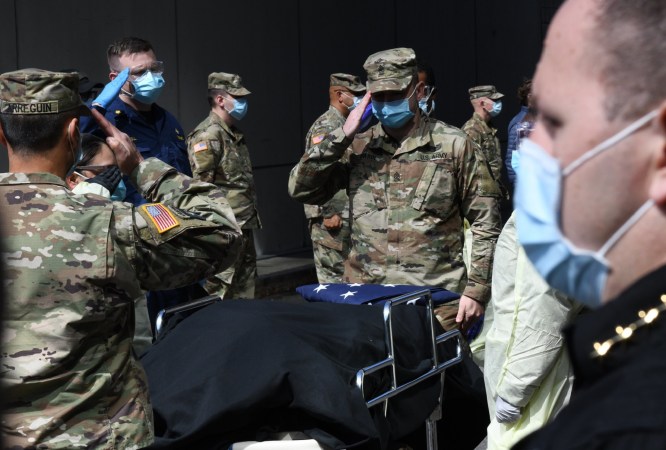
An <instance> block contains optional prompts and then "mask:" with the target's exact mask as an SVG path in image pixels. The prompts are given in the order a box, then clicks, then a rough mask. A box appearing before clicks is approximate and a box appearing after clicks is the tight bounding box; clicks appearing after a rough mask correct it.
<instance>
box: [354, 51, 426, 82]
mask: <svg viewBox="0 0 666 450" xmlns="http://www.w3.org/2000/svg"><path fill="white" fill-rule="evenodd" d="M363 68H364V69H365V71H366V73H367V74H368V89H370V90H371V91H372V92H380V91H402V90H404V89H406V88H407V86H409V83H411V81H412V78H413V77H414V76H415V75H416V54H415V53H414V50H412V49H411V48H394V49H391V50H384V51H381V52H377V53H374V54H372V55H370V56H368V59H366V60H365V63H364V64H363Z"/></svg>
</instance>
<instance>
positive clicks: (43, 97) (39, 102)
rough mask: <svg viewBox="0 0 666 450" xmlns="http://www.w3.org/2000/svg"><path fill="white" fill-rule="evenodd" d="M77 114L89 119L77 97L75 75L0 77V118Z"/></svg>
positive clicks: (34, 71)
mask: <svg viewBox="0 0 666 450" xmlns="http://www.w3.org/2000/svg"><path fill="white" fill-rule="evenodd" d="M72 110H78V112H79V114H82V115H90V109H88V107H87V106H86V105H85V104H84V103H83V102H82V101H81V96H79V75H78V74H77V73H75V72H74V73H64V72H50V71H48V70H41V69H23V70H17V71H14V72H7V73H3V74H2V75H0V113H1V114H57V113H62V112H66V111H72Z"/></svg>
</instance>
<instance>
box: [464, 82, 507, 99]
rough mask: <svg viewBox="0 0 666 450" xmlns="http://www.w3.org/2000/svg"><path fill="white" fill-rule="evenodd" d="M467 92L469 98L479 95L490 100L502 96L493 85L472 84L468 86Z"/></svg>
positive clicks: (478, 96)
mask: <svg viewBox="0 0 666 450" xmlns="http://www.w3.org/2000/svg"><path fill="white" fill-rule="evenodd" d="M468 92H469V98H470V100H473V99H475V98H481V97H488V98H489V99H491V100H498V99H500V98H502V97H504V94H502V93H501V92H497V89H495V86H491V85H484V86H474V87H473V88H469V91H468Z"/></svg>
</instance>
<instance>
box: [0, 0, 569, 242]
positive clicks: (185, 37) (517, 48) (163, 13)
mask: <svg viewBox="0 0 666 450" xmlns="http://www.w3.org/2000/svg"><path fill="white" fill-rule="evenodd" d="M560 2H561V0H536V1H535V0H511V1H502V2H500V1H497V0H460V1H451V0H448V1H442V0H439V1H437V0H421V1H414V2H404V1H398V0H390V1H382V0H365V1H364V0H360V1H359V0H356V1H353V0H340V1H338V2H336V4H335V7H331V6H330V3H327V2H317V1H307V0H303V1H300V0H283V1H276V2H265V1H259V0H246V1H243V2H224V3H223V7H221V6H220V5H222V3H221V2H215V1H211V0H187V1H185V0H143V1H141V2H136V1H130V0H114V1H113V2H91V1H83V0H59V1H57V2H54V1H52V0H21V1H19V0H0V11H2V14H3V17H4V19H5V20H3V26H2V27H0V72H6V71H10V70H15V69H17V68H25V67H39V68H43V69H50V70H58V69H65V68H78V69H80V70H82V71H84V72H86V73H88V74H89V75H90V76H91V78H93V79H96V80H100V81H104V82H105V81H106V80H107V77H108V67H107V65H106V58H105V51H106V47H107V46H108V44H109V43H110V42H112V41H113V40H115V39H117V38H119V37H122V36H127V35H135V36H139V37H142V38H145V39H147V40H149V41H150V42H151V43H152V44H153V46H154V47H155V49H156V53H157V57H158V59H161V60H164V61H165V64H166V71H165V79H166V81H167V88H166V90H165V92H164V94H163V96H162V97H161V98H160V104H161V105H162V106H164V107H166V108H167V109H168V110H170V111H171V112H172V113H174V114H175V115H176V117H178V118H179V120H180V121H181V124H182V125H183V128H184V129H185V130H186V132H187V131H189V130H191V129H193V128H194V127H195V126H196V124H197V123H198V122H200V121H201V120H202V119H203V118H204V117H205V116H206V114H207V112H208V107H207V103H206V99H205V95H206V78H207V75H208V74H209V73H210V72H214V71H224V72H233V73H239V74H240V75H241V76H242V77H243V80H244V84H245V85H246V86H247V87H248V88H249V89H250V90H251V91H252V96H251V97H250V106H249V114H248V115H247V117H246V118H245V119H244V120H243V122H242V124H241V127H242V128H243V131H244V132H245V134H246V139H247V142H248V145H249V148H250V153H251V156H252V161H253V165H254V175H255V179H256V183H257V192H258V197H259V211H260V214H261V217H262V221H263V225H264V229H263V230H261V231H260V232H259V233H257V238H256V240H257V245H258V249H257V250H258V253H259V254H260V255H269V254H281V253H288V252H291V251H297V250H299V249H302V248H304V247H309V246H310V240H309V237H308V234H307V231H306V228H305V221H304V218H303V208H302V206H301V205H300V204H297V203H296V202H294V201H292V200H291V199H290V198H289V196H288V195H287V189H286V186H287V177H288V174H289V170H290V169H291V168H292V167H293V165H294V164H295V163H296V162H297V161H298V158H299V157H300V155H301V153H302V150H303V139H304V136H305V133H306V132H307V129H308V128H309V126H310V124H311V123H312V122H313V121H314V120H315V119H316V118H317V116H319V115H320V114H321V113H322V112H323V111H324V110H325V109H326V107H327V102H328V98H327V87H328V75H329V74H330V73H332V72H350V73H355V74H358V75H361V76H362V77H363V78H364V72H363V68H362V66H363V62H364V61H365V58H366V57H367V56H368V55H369V54H371V53H374V52H376V51H379V50H384V49H387V48H392V47H397V46H407V47H412V48H414V49H415V51H416V54H417V55H418V56H419V57H420V58H424V59H426V60H427V61H429V62H430V64H431V65H432V66H433V68H434V70H435V74H436V77H437V85H438V88H439V94H438V97H437V111H436V113H435V115H436V117H437V118H439V119H441V120H444V121H445V122H447V123H450V124H452V125H456V126H461V125H462V124H463V123H464V122H465V120H467V119H468V118H469V116H470V115H471V107H470V105H469V101H468V97H467V88H469V87H470V86H473V85H476V84H495V85H496V86H497V87H498V89H499V90H500V91H502V92H504V93H505V94H507V96H506V98H505V100H504V112H503V113H502V114H501V115H500V116H499V117H498V119H497V120H496V125H497V127H498V128H499V129H500V133H501V134H500V137H501V138H502V139H505V130H506V125H507V124H508V122H509V120H510V119H511V117H512V116H513V114H514V113H515V112H516V111H517V109H518V101H517V100H516V98H515V91H516V88H517V86H518V85H519V84H520V82H521V81H522V79H523V78H525V77H529V76H531V74H532V72H533V71H534V68H535V63H536V61H537V60H538V57H539V54H540V51H541V45H542V40H543V36H544V33H545V29H546V27H547V24H548V22H549V20H550V18H551V17H552V14H553V12H554V11H555V9H556V8H557V6H558V5H559V3H560ZM6 167H7V160H6V154H5V152H4V151H2V152H0V171H4V170H6Z"/></svg>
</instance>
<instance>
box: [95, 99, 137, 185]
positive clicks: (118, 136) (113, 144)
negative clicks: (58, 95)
mask: <svg viewBox="0 0 666 450" xmlns="http://www.w3.org/2000/svg"><path fill="white" fill-rule="evenodd" d="M91 112H92V116H93V118H94V119H95V120H96V121H97V123H98V125H99V127H100V128H101V129H102V131H104V133H105V134H106V135H107V136H108V137H107V138H106V144H107V145H108V146H109V147H110V148H111V150H112V151H113V153H114V154H115V155H116V161H117V162H118V167H119V168H120V171H121V172H122V173H123V174H125V175H129V174H131V173H132V172H133V171H134V169H136V166H138V165H139V163H140V162H141V161H143V156H141V153H139V151H138V150H137V149H136V146H135V145H134V142H132V139H130V137H129V136H128V135H126V134H125V133H123V132H122V131H120V130H119V129H118V128H116V127H115V126H114V125H113V124H112V123H111V122H109V121H108V120H106V117H104V116H103V115H102V114H101V113H100V112H99V111H97V110H96V109H94V108H93V109H92V110H91Z"/></svg>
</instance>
